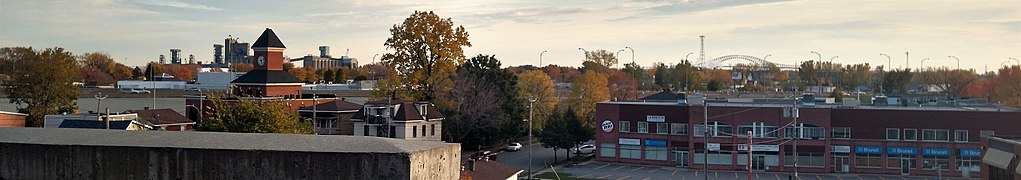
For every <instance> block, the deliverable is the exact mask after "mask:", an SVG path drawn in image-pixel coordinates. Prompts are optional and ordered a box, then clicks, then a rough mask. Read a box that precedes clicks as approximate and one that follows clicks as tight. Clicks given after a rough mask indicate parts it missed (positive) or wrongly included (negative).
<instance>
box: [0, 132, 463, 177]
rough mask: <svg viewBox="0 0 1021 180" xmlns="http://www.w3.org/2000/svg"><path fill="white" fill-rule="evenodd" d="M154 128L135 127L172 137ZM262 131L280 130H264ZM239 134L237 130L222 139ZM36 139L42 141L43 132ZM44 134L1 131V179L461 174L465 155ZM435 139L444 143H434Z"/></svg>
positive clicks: (451, 147) (443, 150) (452, 148)
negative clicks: (103, 140) (27, 136)
mask: <svg viewBox="0 0 1021 180" xmlns="http://www.w3.org/2000/svg"><path fill="white" fill-rule="evenodd" d="M11 129H20V128H6V130H5V128H0V131H11ZM79 131H81V130H79ZM94 131H98V130H94ZM123 133H126V132H123V131H122V133H119V134H117V135H126V134H123ZM162 133H163V135H164V136H163V137H166V136H171V135H173V134H166V133H178V134H180V135H187V134H188V133H189V132H162ZM0 134H2V132H0ZM192 134H194V133H192ZM7 135H10V134H7ZM147 135H149V134H148V133H135V134H134V135H133V136H143V137H144V138H143V139H149V140H144V141H158V140H163V139H166V138H160V137H155V136H153V137H145V136H147ZM44 136H45V135H44ZM254 136H277V135H258V134H256V135H254ZM284 136H301V137H300V138H298V139H304V140H298V141H304V142H300V143H295V142H266V144H281V146H293V145H300V144H306V145H308V146H317V147H322V146H321V145H315V143H309V142H329V141H332V140H335V139H340V138H344V137H336V136H329V137H322V136H307V135H284ZM47 138H48V139H53V138H56V139H63V140H70V139H75V138H89V136H84V137H66V138H60V137H58V136H51V137H47ZM232 138H234V137H228V138H226V139H221V140H227V139H232ZM8 139H11V138H8ZM13 139H18V138H13ZM115 139H122V138H115ZM129 139H131V138H129ZM171 139H172V138H171ZM213 139H216V138H213ZM362 139H364V138H362ZM237 140H238V141H236V142H235V143H226V142H224V143H223V144H227V145H230V144H238V143H241V144H250V143H242V142H245V139H237ZM28 141H37V142H38V139H31V140H28ZM43 141H47V142H43V143H37V142H27V143H26V142H19V140H15V141H8V140H5V138H0V179H457V178H458V175H459V167H460V163H459V160H460V159H461V157H460V153H459V152H460V145H458V144H445V145H438V144H430V145H426V146H423V145H425V144H423V143H413V142H411V141H400V140H397V141H394V140H382V141H387V142H397V143H396V144H389V145H384V144H378V143H377V142H381V141H376V140H373V142H372V143H375V144H358V143H355V144H348V145H344V144H343V143H344V141H333V142H337V143H340V144H341V145H340V146H351V147H355V149H357V147H359V146H361V147H364V146H369V147H379V148H381V149H380V150H379V151H375V150H366V149H362V150H354V151H336V152H324V151H294V150H280V149H275V150H273V149H272V148H269V149H271V150H265V149H263V148H255V149H209V148H206V147H202V145H190V147H159V146H152V145H133V146H122V145H119V144H120V143H116V144H118V145H110V144H96V145H91V144H74V143H67V142H66V141H58V142H52V143H51V142H49V141H48V140H43ZM74 141H77V140H74ZM83 141H95V140H83ZM115 141H117V140H115ZM218 141H219V140H218ZM267 141H272V140H267ZM129 142H131V141H129ZM405 142H410V143H405ZM349 143H350V142H349ZM170 144H189V143H170ZM287 144H291V145H287ZM379 145H382V146H379ZM434 145H438V146H435V147H428V146H434ZM175 146H176V145H175ZM230 146H237V145H230ZM239 146H245V145H239ZM395 146H396V147H400V148H408V147H428V148H425V149H418V150H410V151H406V152H394V151H388V150H386V149H389V148H388V147H395ZM317 147H308V148H301V147H298V149H317ZM294 148H295V147H287V148H282V149H294Z"/></svg>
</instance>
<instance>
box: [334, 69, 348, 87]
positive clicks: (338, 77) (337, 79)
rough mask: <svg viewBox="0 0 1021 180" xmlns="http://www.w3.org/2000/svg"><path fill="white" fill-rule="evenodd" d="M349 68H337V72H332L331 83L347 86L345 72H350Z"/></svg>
mask: <svg viewBox="0 0 1021 180" xmlns="http://www.w3.org/2000/svg"><path fill="white" fill-rule="evenodd" d="M350 71H351V68H347V67H342V68H338V69H337V71H334V72H333V83H338V84H347V72H350Z"/></svg>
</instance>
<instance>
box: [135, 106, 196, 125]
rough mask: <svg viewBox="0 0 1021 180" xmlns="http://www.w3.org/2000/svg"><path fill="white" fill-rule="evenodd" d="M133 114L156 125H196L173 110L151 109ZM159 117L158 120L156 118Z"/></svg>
mask: <svg viewBox="0 0 1021 180" xmlns="http://www.w3.org/2000/svg"><path fill="white" fill-rule="evenodd" d="M132 112H134V113H137V114H138V119H142V120H145V121H148V122H149V123H152V124H155V125H163V124H181V123H195V122H194V121H191V119H188V117H184V115H181V113H177V111H174V110H173V109H149V110H133V111H132ZM157 115H158V116H159V117H158V118H157V117H156V116H157Z"/></svg>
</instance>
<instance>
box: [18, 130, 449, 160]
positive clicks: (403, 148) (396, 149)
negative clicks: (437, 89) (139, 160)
mask: <svg viewBox="0 0 1021 180" xmlns="http://www.w3.org/2000/svg"><path fill="white" fill-rule="evenodd" d="M0 143H22V144H46V145H82V146H113V147H154V148H194V149H223V150H251V151H260V150H261V151H294V152H327V153H337V152H340V153H387V154H392V153H412V152H420V151H428V150H432V149H437V148H454V149H455V150H456V149H459V148H460V145H459V144H457V143H441V142H434V141H414V140H400V139H390V138H381V137H368V136H316V135H297V134H271V133H223V132H195V131H184V132H178V131H109V130H93V129H59V128H0Z"/></svg>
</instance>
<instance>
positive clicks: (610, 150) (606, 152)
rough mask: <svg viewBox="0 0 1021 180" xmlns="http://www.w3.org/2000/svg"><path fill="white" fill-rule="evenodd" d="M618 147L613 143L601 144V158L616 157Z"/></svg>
mask: <svg viewBox="0 0 1021 180" xmlns="http://www.w3.org/2000/svg"><path fill="white" fill-rule="evenodd" d="M616 155H617V145H616V144H613V143H603V144H599V157H616Z"/></svg>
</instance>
